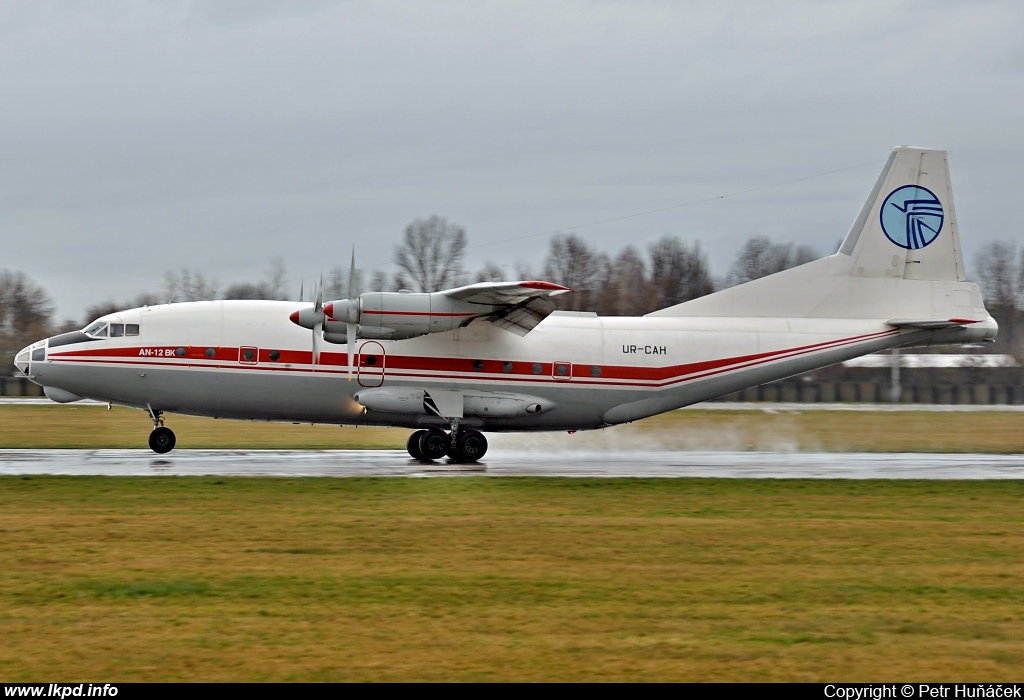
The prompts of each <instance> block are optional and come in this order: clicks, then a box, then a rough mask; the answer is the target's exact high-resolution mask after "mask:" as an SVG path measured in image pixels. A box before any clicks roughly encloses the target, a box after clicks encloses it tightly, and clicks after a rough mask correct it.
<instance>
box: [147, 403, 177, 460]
mask: <svg viewBox="0 0 1024 700" xmlns="http://www.w3.org/2000/svg"><path fill="white" fill-rule="evenodd" d="M146 408H147V409H149V417H150V418H152V419H153V432H151V433H150V434H149V449H151V450H153V451H154V452H156V453H157V454H158V455H162V454H167V453H168V452H170V451H171V450H173V449H174V443H175V442H177V441H176V440H175V438H174V432H173V431H172V430H171V429H170V428H165V427H164V418H163V415H164V414H163V411H159V410H156V409H154V408H153V407H152V406H150V405H149V404H146Z"/></svg>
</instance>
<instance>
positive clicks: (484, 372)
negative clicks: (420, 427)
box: [49, 329, 899, 388]
mask: <svg viewBox="0 0 1024 700" xmlns="http://www.w3.org/2000/svg"><path fill="white" fill-rule="evenodd" d="M897 333H899V331H898V330H897V329H892V330H887V331H881V332H876V333H868V334H864V335H859V336H853V337H851V338H839V339H836V340H830V341H824V342H821V343H813V344H810V345H803V346H798V347H794V348H787V349H784V350H774V351H770V352H763V353H755V354H751V355H740V356H738V357H730V358H722V359H716V360H704V361H701V362H693V363H688V364H683V365H669V366H665V367H636V366H623V365H603V364H598V366H599V367H600V368H601V376H600V378H592V377H588V376H585V375H584V376H574V377H572V379H571V380H569V381H571V383H573V384H586V385H594V386H622V387H628V386H647V387H652V388H658V387H662V386H669V385H671V384H677V383H680V382H683V381H689V380H692V379H699V378H702V377H708V376H714V375H717V374H722V373H724V372H729V371H732V370H735V369H746V368H749V367H755V366H759V365H763V364H767V363H769V362H774V361H776V360H781V359H787V358H790V357H795V356H800V355H806V354H809V353H812V352H816V351H819V350H828V349H832V348H836V347H842V346H845V345H851V344H855V343H858V342H863V341H867V340H873V339H877V338H882V337H886V336H889V335H895V334H897ZM147 347H149V346H147ZM160 347H163V348H166V347H171V346H160ZM145 349H147V348H138V347H136V348H90V349H87V350H76V351H68V352H59V353H51V354H50V355H49V358H50V360H52V361H54V362H61V363H69V362H76V363H80V364H92V363H97V364H99V363H101V362H104V361H105V360H106V358H110V357H115V358H119V359H117V360H115V361H114V364H130V365H147V366H161V367H193V368H209V369H230V370H235V369H245V370H259V371H289V372H322V373H329V374H342V373H347V371H348V357H347V353H334V352H322V353H321V354H320V363H319V364H317V365H315V366H313V365H312V364H311V362H312V353H310V352H306V351H302V350H279V351H278V352H279V353H280V359H279V360H278V361H276V362H273V361H271V360H270V358H269V355H270V352H271V350H269V349H267V350H263V349H261V350H260V351H259V364H235V363H237V361H238V356H239V354H238V353H239V348H224V347H222V348H216V350H217V354H216V356H215V357H214V358H213V359H210V358H207V357H206V356H205V354H204V353H205V350H206V347H205V346H195V347H193V346H186V347H185V356H183V357H176V356H172V357H159V358H154V357H145V356H142V357H140V354H139V353H140V350H145ZM128 358H131V359H128ZM226 362H231V363H232V364H230V365H228V364H225V363H226ZM477 362H482V365H481V366H480V368H479V369H477V368H476V367H475V366H474V363H477ZM506 362H509V361H507V360H475V359H472V358H451V357H426V356H411V355H385V364H386V369H384V368H378V371H374V370H372V369H369V368H362V369H363V371H370V372H374V373H375V374H377V373H378V372H379V370H380V369H383V371H384V373H385V375H386V376H390V377H393V378H398V377H401V378H404V379H415V378H422V379H433V380H437V379H462V380H474V379H475V380H477V381H493V382H503V381H504V382H550V381H554V380H555V378H554V377H552V376H551V375H552V364H553V363H551V362H537V363H535V362H530V361H522V360H516V361H511V364H512V371H511V372H504V371H503V369H502V367H503V365H504V364H505V363H506ZM288 364H291V365H300V367H286V366H284V365H288ZM535 364H539V365H540V367H541V369H540V372H534V371H533V366H534V365H535ZM574 364H575V366H577V367H590V366H591V365H592V364H593V363H574ZM334 367H338V368H343V369H340V370H335V369H332V368H334ZM425 372H436V373H439V374H424V373H425ZM557 379H558V380H561V381H565V379H564V378H561V377H559V378H557Z"/></svg>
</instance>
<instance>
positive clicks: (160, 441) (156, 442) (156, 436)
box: [149, 426, 176, 455]
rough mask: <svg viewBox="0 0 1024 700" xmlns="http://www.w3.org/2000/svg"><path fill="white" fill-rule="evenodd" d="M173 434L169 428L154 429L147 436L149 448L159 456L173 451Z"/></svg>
mask: <svg viewBox="0 0 1024 700" xmlns="http://www.w3.org/2000/svg"><path fill="white" fill-rule="evenodd" d="M175 442H176V441H175V438H174V433H173V432H172V431H171V429H170V428H164V427H163V426H161V427H159V428H154V429H153V432H151V433H150V434H149V447H150V449H151V450H153V451H154V452H156V453H157V454H159V455H162V454H166V453H168V452H170V451H171V450H173V449H174V443H175Z"/></svg>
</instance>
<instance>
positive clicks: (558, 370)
mask: <svg viewBox="0 0 1024 700" xmlns="http://www.w3.org/2000/svg"><path fill="white" fill-rule="evenodd" d="M555 374H557V375H558V376H559V377H564V376H565V375H567V374H569V365H555Z"/></svg>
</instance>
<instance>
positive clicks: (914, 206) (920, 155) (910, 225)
mask: <svg viewBox="0 0 1024 700" xmlns="http://www.w3.org/2000/svg"><path fill="white" fill-rule="evenodd" d="M648 315H650V316H748V317H788V318H801V317H803V318H814V317H817V318H879V319H931V318H944V319H948V318H953V317H958V318H959V317H968V316H970V317H971V318H985V317H987V316H988V312H986V311H985V308H984V304H983V302H982V299H981V292H980V291H979V290H978V286H977V285H975V284H971V283H966V282H964V261H963V256H962V255H961V253H960V235H959V233H958V231H957V226H956V212H955V211H954V209H953V195H952V192H951V188H950V183H949V169H948V166H947V164H946V153H945V151H934V150H929V149H924V148H910V147H907V146H899V147H897V148H894V149H893V150H892V153H890V154H889V159H888V160H887V161H886V163H885V167H884V168H882V173H881V175H879V176H878V180H877V181H876V182H875V186H874V187H873V188H872V190H871V194H870V195H869V196H868V199H867V201H866V202H864V206H863V207H862V208H861V210H860V214H859V215H858V216H857V219H856V220H855V221H854V223H853V227H852V228H850V232H849V233H848V234H847V235H846V238H845V239H844V240H843V243H842V246H841V247H840V248H839V251H838V252H837V253H836V254H835V255H831V256H829V257H827V258H822V259H820V260H815V261H813V262H809V263H807V264H805V265H800V266H799V267H794V268H792V269H789V270H784V271H783V272H778V273H776V274H774V275H769V276H768V277H762V278H760V279H756V280H753V281H752V282H747V283H746V284H741V285H739V286H736V287H732V288H729V289H723V290H722V291H720V292H716V293H714V294H709V295H708V296H705V297H700V298H698V299H693V300H691V301H687V302H684V303H682V304H677V305H676V306H670V307H669V308H667V309H661V310H660V311H655V312H653V313H651V314H648Z"/></svg>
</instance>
